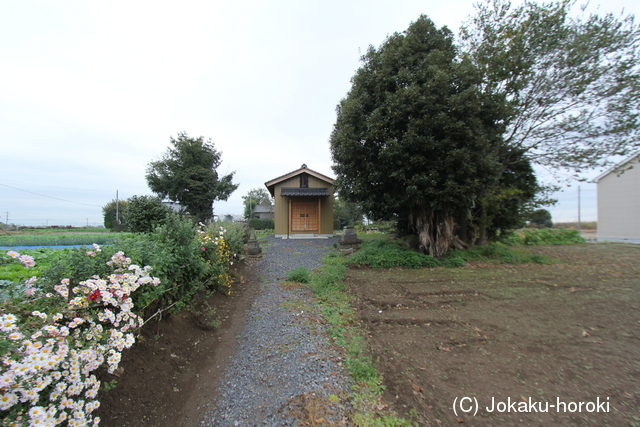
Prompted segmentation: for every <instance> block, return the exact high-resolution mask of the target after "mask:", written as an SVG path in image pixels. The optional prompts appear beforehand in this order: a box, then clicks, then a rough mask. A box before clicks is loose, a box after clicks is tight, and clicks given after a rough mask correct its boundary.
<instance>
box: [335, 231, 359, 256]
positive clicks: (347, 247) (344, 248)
mask: <svg viewBox="0 0 640 427" xmlns="http://www.w3.org/2000/svg"><path fill="white" fill-rule="evenodd" d="M360 243H362V240H360V239H358V235H357V234H356V232H355V230H354V229H353V226H347V227H345V228H344V234H343V235H342V237H341V238H340V252H342V253H344V254H350V253H353V252H354V251H357V250H358V248H359V247H360Z"/></svg>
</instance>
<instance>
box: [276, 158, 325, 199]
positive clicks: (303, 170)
mask: <svg viewBox="0 0 640 427" xmlns="http://www.w3.org/2000/svg"><path fill="white" fill-rule="evenodd" d="M303 173H308V174H309V175H311V176H314V177H316V178H318V179H320V180H322V181H325V182H326V183H327V184H329V185H333V179H332V178H329V177H328V176H326V175H323V174H321V173H319V172H316V171H314V170H311V169H309V168H308V167H307V165H306V164H304V165H302V166H301V167H300V169H296V170H294V171H293V172H289V173H287V174H284V175H282V176H279V177H277V178H274V179H272V180H271V181H267V182H265V183H264V185H265V186H266V187H267V189H268V190H269V193H271V195H272V196H273V195H274V194H275V193H274V191H275V186H276V184H278V183H280V182H283V181H286V180H288V179H290V178H293V177H295V176H298V175H300V174H303Z"/></svg>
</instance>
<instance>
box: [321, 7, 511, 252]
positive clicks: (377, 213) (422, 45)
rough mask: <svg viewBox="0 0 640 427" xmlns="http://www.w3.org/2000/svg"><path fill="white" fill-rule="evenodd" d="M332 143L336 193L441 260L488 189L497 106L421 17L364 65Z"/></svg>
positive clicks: (443, 32)
mask: <svg viewBox="0 0 640 427" xmlns="http://www.w3.org/2000/svg"><path fill="white" fill-rule="evenodd" d="M352 82H353V84H352V87H351V90H350V91H349V93H348V95H347V97H346V98H345V99H343V100H342V101H341V102H340V104H339V106H338V108H337V119H336V123H335V125H334V130H333V132H332V135H331V139H330V143H331V154H332V157H333V160H334V163H335V166H334V171H335V172H336V175H337V180H336V183H337V187H338V190H339V192H340V196H341V197H343V198H344V199H345V200H348V201H352V202H355V203H358V204H360V205H361V206H362V208H363V210H364V211H365V212H367V214H368V215H369V214H370V216H371V218H372V219H374V220H378V219H392V218H398V219H399V220H400V221H401V223H402V224H403V227H405V226H406V227H405V228H406V229H407V230H408V231H413V232H415V234H418V235H420V236H421V239H422V244H423V247H424V248H425V251H427V252H428V253H430V254H431V255H434V256H436V257H442V256H443V255H444V254H445V253H446V251H447V250H449V248H450V246H451V243H452V241H453V239H454V237H455V235H454V227H453V223H454V219H453V218H454V217H455V216H461V217H463V216H465V215H467V212H468V211H469V210H470V209H471V208H472V207H473V206H475V205H476V204H477V202H478V201H479V200H480V199H481V198H482V197H483V196H485V194H486V192H487V190H488V189H490V188H492V187H494V186H495V185H496V183H497V182H498V180H499V177H500V174H501V173H502V167H501V164H500V161H499V151H500V150H499V149H500V148H501V144H502V141H501V134H502V132H503V131H504V126H503V118H504V117H505V114H506V112H505V103H504V98H503V97H501V96H497V95H495V94H493V93H491V92H490V91H483V90H481V88H482V87H483V86H482V80H481V74H480V73H479V71H478V70H477V69H476V68H475V67H474V66H473V65H472V64H471V63H470V62H469V61H467V60H464V59H460V58H457V52H456V48H455V46H454V43H453V35H452V33H451V32H450V31H449V30H448V29H447V28H442V29H437V28H436V26H435V25H434V24H433V22H432V21H431V20H429V19H428V18H427V17H425V16H421V17H420V18H419V19H418V20H417V21H416V22H413V23H412V24H411V25H410V26H409V28H408V29H407V30H406V31H405V32H403V33H402V34H400V33H395V34H393V35H391V36H389V37H388V38H387V40H386V41H385V42H384V43H383V44H382V45H381V46H380V48H378V49H375V48H374V47H371V48H370V49H369V50H368V52H367V54H366V55H365V56H364V57H363V65H362V66H361V67H360V69H359V70H358V71H357V72H356V75H355V76H354V77H353V79H352Z"/></svg>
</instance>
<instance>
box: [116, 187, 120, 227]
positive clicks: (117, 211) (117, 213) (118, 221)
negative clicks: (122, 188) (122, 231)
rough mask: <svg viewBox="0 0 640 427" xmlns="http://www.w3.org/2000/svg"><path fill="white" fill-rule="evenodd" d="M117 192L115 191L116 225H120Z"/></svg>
mask: <svg viewBox="0 0 640 427" xmlns="http://www.w3.org/2000/svg"><path fill="white" fill-rule="evenodd" d="M118 207H119V206H118V190H116V222H117V223H118V224H120V218H119V210H118Z"/></svg>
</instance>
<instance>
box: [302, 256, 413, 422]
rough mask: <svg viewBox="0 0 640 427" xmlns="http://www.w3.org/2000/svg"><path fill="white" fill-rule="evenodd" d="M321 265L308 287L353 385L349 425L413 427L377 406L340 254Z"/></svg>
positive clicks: (377, 385)
mask: <svg viewBox="0 0 640 427" xmlns="http://www.w3.org/2000/svg"><path fill="white" fill-rule="evenodd" d="M356 254H357V252H356ZM322 261H323V264H322V266H321V267H320V268H318V269H316V270H314V272H313V274H312V275H311V280H310V283H309V287H310V288H311V289H312V290H313V291H314V293H315V295H316V297H317V299H318V305H319V307H320V310H321V313H322V316H323V318H324V319H325V321H326V322H327V323H328V324H329V328H328V334H329V336H330V337H331V339H332V340H333V342H334V343H335V344H336V345H339V346H341V347H343V348H344V351H345V353H346V357H345V359H344V366H345V367H346V368H347V369H348V371H349V375H350V376H351V378H352V379H353V381H354V383H355V386H354V395H353V402H354V409H355V414H354V415H353V420H352V421H353V422H354V423H353V425H355V426H361V427H368V426H371V427H376V426H380V427H382V426H397V427H411V426H413V425H414V424H413V423H412V422H410V421H406V420H404V419H401V418H397V417H396V416H395V415H394V414H392V413H391V412H390V411H389V410H388V409H386V408H385V407H384V405H380V401H381V396H382V392H383V391H384V386H383V385H382V379H381V377H380V374H379V373H378V370H377V369H376V363H375V360H373V359H372V358H371V357H369V356H367V355H366V354H365V349H366V339H365V337H364V334H363V333H362V332H361V331H360V329H359V327H358V326H357V322H356V321H355V319H356V316H355V313H354V311H353V310H352V309H351V305H350V296H349V294H348V293H347V289H346V285H345V284H344V282H343V280H344V277H345V274H346V271H347V259H346V258H345V257H344V256H343V255H342V254H340V253H337V252H330V253H329V254H328V255H327V256H325V257H324V258H323V260H322Z"/></svg>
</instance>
